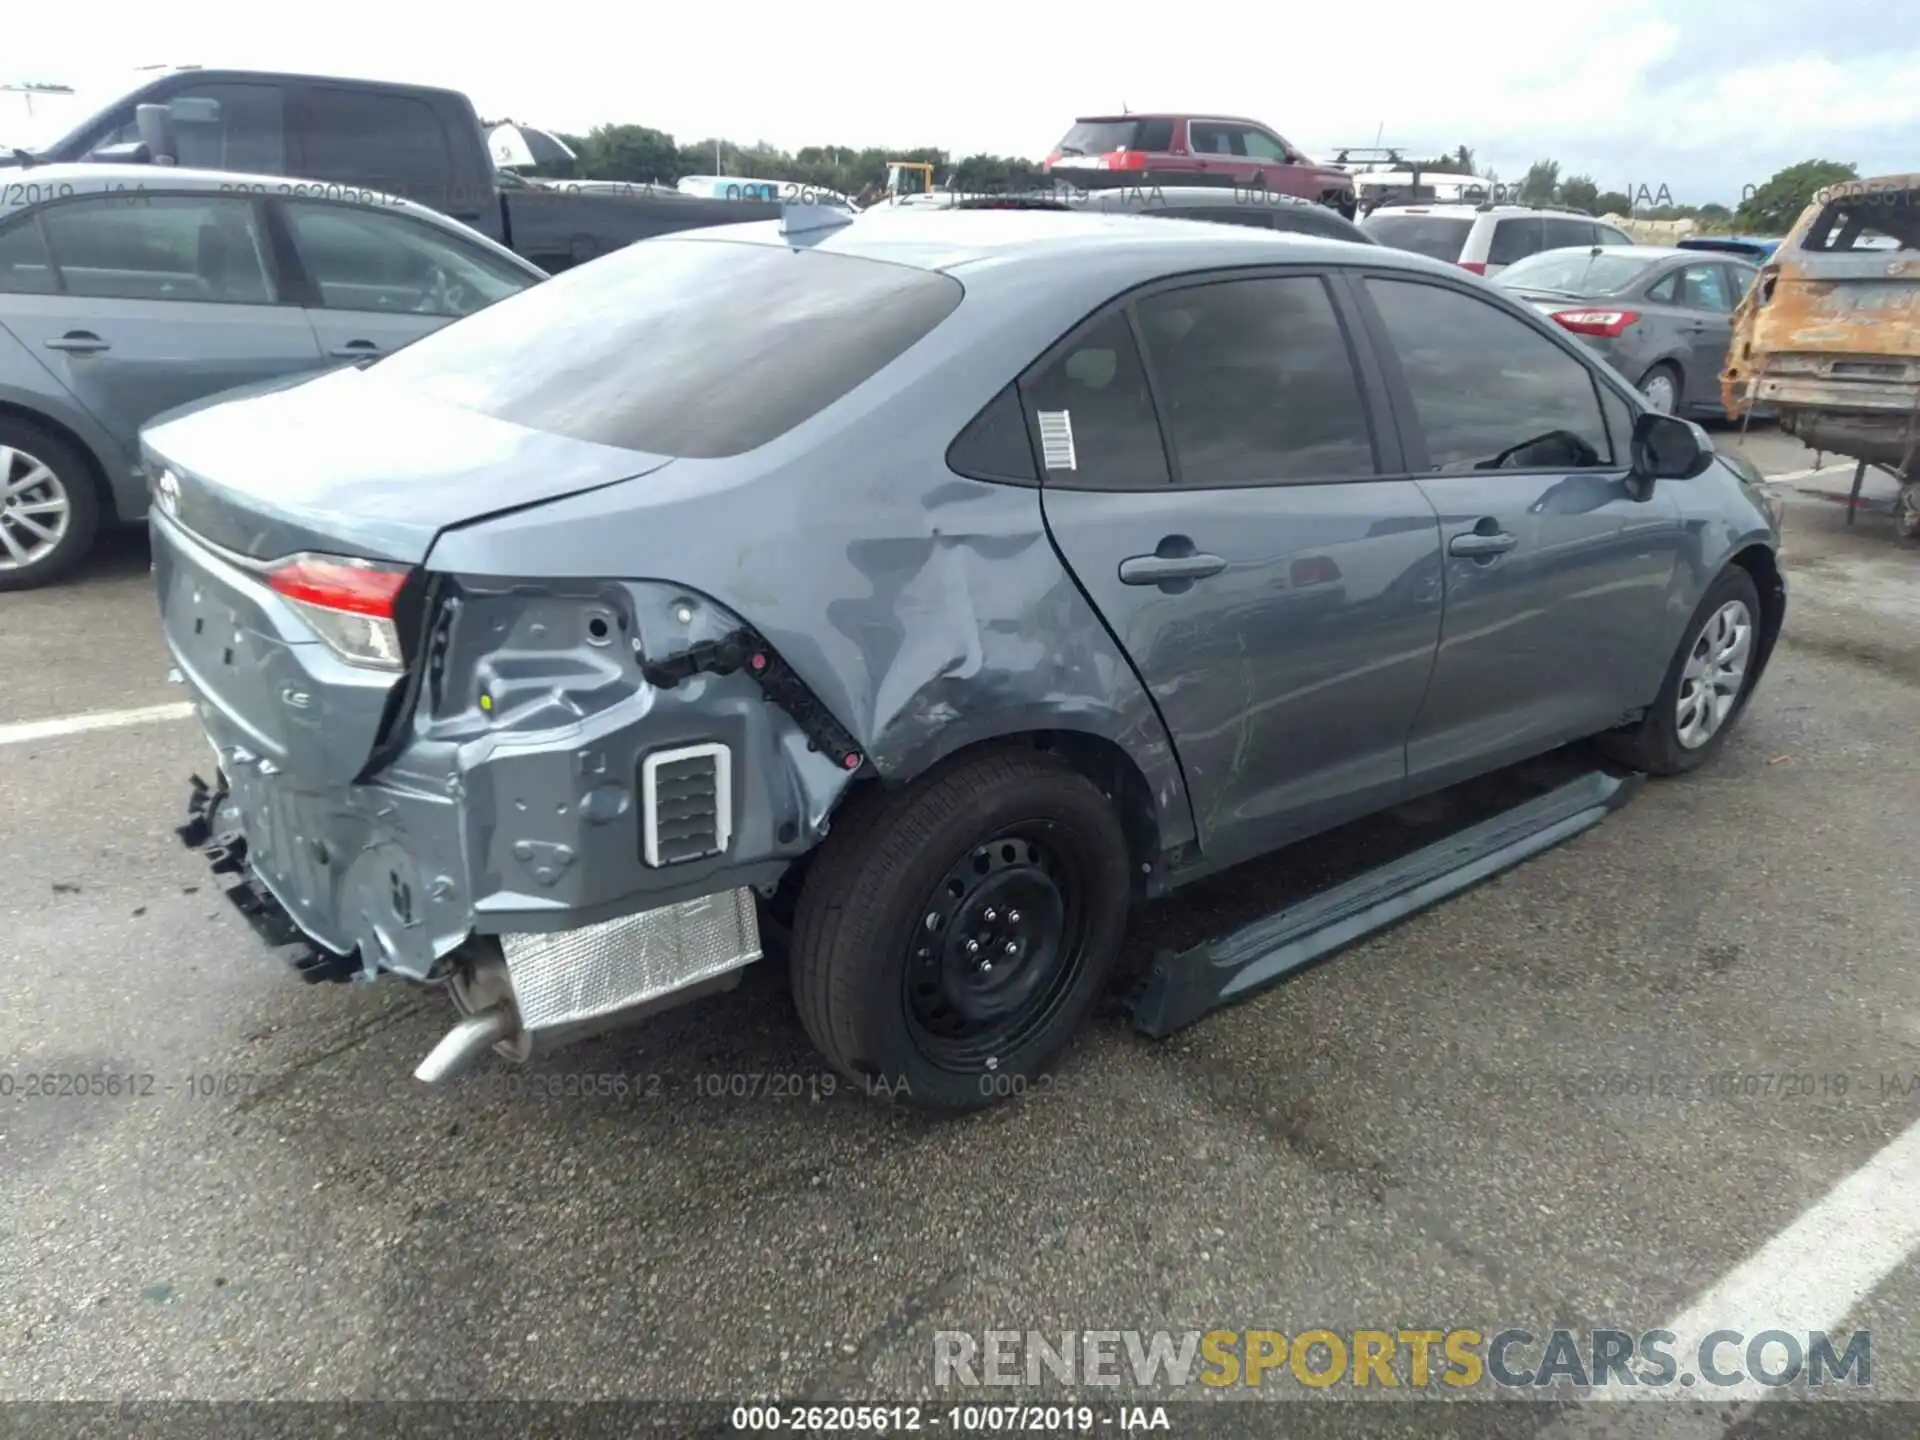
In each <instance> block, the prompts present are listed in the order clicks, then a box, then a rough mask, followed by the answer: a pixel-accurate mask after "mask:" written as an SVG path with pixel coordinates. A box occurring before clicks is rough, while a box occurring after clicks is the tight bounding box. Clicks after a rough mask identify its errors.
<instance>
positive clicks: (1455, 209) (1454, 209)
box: [1373, 200, 1619, 229]
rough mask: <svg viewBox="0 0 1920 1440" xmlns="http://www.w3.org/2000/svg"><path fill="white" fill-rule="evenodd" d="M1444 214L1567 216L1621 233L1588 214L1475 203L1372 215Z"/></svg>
mask: <svg viewBox="0 0 1920 1440" xmlns="http://www.w3.org/2000/svg"><path fill="white" fill-rule="evenodd" d="M1430 213H1444V214H1447V215H1450V216H1453V217H1455V218H1465V217H1466V216H1469V215H1493V216H1496V217H1499V218H1505V217H1507V216H1510V215H1564V216H1566V217H1567V218H1568V219H1569V220H1591V221H1593V223H1594V224H1596V225H1605V226H1607V228H1608V229H1618V228H1619V227H1618V226H1616V225H1614V224H1613V222H1611V221H1609V220H1604V219H1602V218H1601V217H1600V216H1598V215H1589V214H1587V213H1586V212H1585V211H1576V210H1555V209H1552V208H1550V207H1544V206H1539V205H1488V204H1486V203H1485V202H1484V201H1482V202H1479V203H1476V202H1474V201H1472V200H1420V201H1415V202H1414V203H1412V204H1410V205H1381V206H1379V207H1378V208H1376V209H1375V210H1374V211H1373V214H1375V215H1408V214H1412V215H1421V214H1430Z"/></svg>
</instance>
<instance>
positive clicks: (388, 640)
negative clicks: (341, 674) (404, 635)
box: [266, 555, 408, 670]
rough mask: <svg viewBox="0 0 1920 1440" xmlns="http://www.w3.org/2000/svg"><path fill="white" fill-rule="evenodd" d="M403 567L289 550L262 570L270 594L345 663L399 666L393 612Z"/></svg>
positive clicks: (401, 658)
mask: <svg viewBox="0 0 1920 1440" xmlns="http://www.w3.org/2000/svg"><path fill="white" fill-rule="evenodd" d="M407 574H408V571H407V567H406V566H404V565H385V564H381V563H379V562H377V561H373V560H351V559H347V558H346V557H344V556H336V555H294V556H290V557H289V558H287V559H285V560H282V561H280V562H279V563H278V564H277V565H275V566H273V568H272V569H270V570H268V571H267V573H266V581H267V585H268V588H270V589H271V590H272V591H273V592H274V593H275V594H276V595H280V596H283V597H284V598H285V599H287V600H289V601H291V602H292V604H293V608H294V609H295V610H297V611H299V612H300V618H301V619H303V620H305V621H306V622H307V624H309V625H311V626H312V627H313V631H314V633H315V634H316V635H318V636H319V637H320V638H321V639H322V640H324V641H325V642H326V645H327V648H328V649H329V650H331V651H333V653H334V654H336V655H338V656H339V657H340V658H341V659H342V660H344V661H346V662H347V663H348V664H349V665H361V666H365V667H366V668H367V669H369V670H403V669H405V668H406V663H407V662H406V657H405V656H404V655H403V654H402V653H401V649H400V627H399V625H398V623H397V622H396V611H397V607H398V604H399V599H400V591H401V589H402V587H404V586H405V585H406V583H407Z"/></svg>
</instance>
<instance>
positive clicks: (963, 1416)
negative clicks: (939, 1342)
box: [731, 1404, 1173, 1435]
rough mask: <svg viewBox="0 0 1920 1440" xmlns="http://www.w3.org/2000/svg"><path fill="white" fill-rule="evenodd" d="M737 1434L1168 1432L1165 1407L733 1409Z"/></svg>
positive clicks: (809, 1406) (1038, 1406)
mask: <svg viewBox="0 0 1920 1440" xmlns="http://www.w3.org/2000/svg"><path fill="white" fill-rule="evenodd" d="M731 1423H732V1428H733V1430H734V1431H735V1432H737V1433H739V1434H742V1435H759V1434H778V1433H797V1434H813V1435H818V1434H838V1433H845V1434H869V1435H888V1434H893V1433H895V1432H897V1431H911V1430H923V1431H935V1432H940V1433H945V1434H950V1435H999V1434H1006V1433H1009V1432H1012V1433H1018V1434H1039V1435H1088V1434H1093V1433H1095V1432H1097V1431H1120V1432H1132V1431H1137V1430H1158V1431H1171V1430H1172V1428H1173V1426H1172V1423H1171V1422H1170V1421H1169V1420H1168V1418H1167V1407H1166V1406H1164V1405H1115V1406H1094V1405H948V1406H946V1407H945V1408H943V1409H940V1408H929V1407H927V1406H923V1405H812V1404H809V1405H777V1404H768V1405H736V1406H734V1408H733V1415H732V1417H731Z"/></svg>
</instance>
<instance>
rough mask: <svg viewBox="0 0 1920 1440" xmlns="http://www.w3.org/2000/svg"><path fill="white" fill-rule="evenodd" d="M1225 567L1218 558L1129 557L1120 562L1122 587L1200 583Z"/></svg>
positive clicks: (1188, 556) (1211, 556)
mask: <svg viewBox="0 0 1920 1440" xmlns="http://www.w3.org/2000/svg"><path fill="white" fill-rule="evenodd" d="M1226 568H1227V562H1226V561H1225V560H1223V559H1221V557H1220V556H1218V555H1129V556H1128V557H1127V558H1126V559H1125V560H1122V561H1121V562H1120V583H1121V584H1122V585H1163V584H1165V583H1166V582H1167V581H1169V580H1204V579H1206V578H1207V577H1208V576H1209V575H1218V574H1219V573H1220V572H1221V571H1222V570H1224V569H1226Z"/></svg>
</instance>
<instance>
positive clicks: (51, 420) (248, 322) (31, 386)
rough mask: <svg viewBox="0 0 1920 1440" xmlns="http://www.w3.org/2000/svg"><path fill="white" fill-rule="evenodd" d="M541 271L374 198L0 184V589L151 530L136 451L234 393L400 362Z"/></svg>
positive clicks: (19, 175) (102, 179)
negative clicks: (340, 368)
mask: <svg viewBox="0 0 1920 1440" xmlns="http://www.w3.org/2000/svg"><path fill="white" fill-rule="evenodd" d="M545 278H546V275H545V272H544V271H542V270H540V269H538V268H537V267H535V266H534V265H532V264H530V263H529V262H527V261H525V260H523V259H521V258H520V257H519V256H517V255H515V254H514V253H513V252H512V251H510V250H507V249H505V248H503V247H502V246H499V245H496V244H494V243H493V242H492V241H491V240H488V239H486V238H485V237H484V236H482V235H480V234H478V233H476V232H475V231H473V230H470V229H468V228H467V227H466V226H464V225H461V224H460V223H459V222H457V221H454V220H450V219H448V218H447V217H445V216H444V215H439V214H436V213H435V212H434V211H432V210H428V209H426V208H424V207H422V206H419V205H414V204H410V203H409V202H407V201H405V200H399V199H395V198H393V197H391V196H387V195H382V194H379V193H377V192H375V191H371V190H359V189H355V188H354V187H352V186H342V185H330V184H320V183H317V182H302V181H297V180H289V179H286V178H284V177H275V176H255V175H236V174H229V173H225V172H220V171H210V170H183V169H178V168H174V167H155V166H151V165H131V164H130V165H92V164H89V165H46V166H30V167H26V168H24V169H19V170H14V171H9V172H8V178H7V180H6V182H5V184H0V590H24V589H30V588H32V587H34V586H37V585H44V584H46V583H48V582H49V581H52V580H55V579H58V578H59V577H60V576H62V575H64V574H66V573H68V572H69V571H71V570H72V569H73V567H74V566H75V565H77V564H79V563H80V562H81V561H82V560H83V559H84V558H85V557H86V555H87V553H88V551H89V550H90V549H91V548H92V546H93V542H94V539H95V536H96V535H97V534H98V533H99V531H100V530H101V529H102V527H104V526H107V525H112V524H116V523H122V524H125V523H133V522H137V521H140V520H143V519H144V518H145V517H146V513H147V484H146V480H145V478H144V476H143V475H142V473H141V471H140V469H139V464H138V460H139V445H138V434H139V429H140V426H141V425H142V424H143V423H145V422H146V421H147V420H149V419H152V418H153V417H154V416H156V415H159V414H161V413H163V412H165V411H169V410H173V409H176V408H178V407H180V406H182V405H187V404H190V403H192V402H195V401H198V400H202V399H205V398H207V397H209V396H212V395H215V394H218V393H219V392H221V391H225V390H230V389H234V388H236V387H239V386H242V385H249V384H256V383H259V382H262V381H270V380H275V379H279V378H281V377H284V376H288V375H294V374H298V373H301V372H304V371H310V370H322V369H325V368H327V367H328V366H333V365H340V364H344V363H352V362H354V361H356V360H359V359H363V358H365V357H367V356H372V355H378V354H382V353H384V352H386V351H390V350H393V349H396V348H397V347H399V346H401V345H405V344H407V343H408V342H409V341H411V340H414V339H417V338H418V337H420V336H422V335H425V334H427V333H428V332H429V331H432V330H437V329H439V328H440V327H441V326H442V325H445V324H446V323H447V322H448V321H449V320H452V319H457V318H458V317H460V316H462V315H468V314H471V313H473V312H474V311H476V310H479V309H482V308H484V307H485V306H487V305H490V304H492V303H493V302H494V301H496V300H502V299H505V298H506V297H507V296H509V295H512V294H514V293H516V292H517V291H520V290H524V289H526V288H527V287H528V286H529V285H533V284H536V283H538V282H539V281H541V280H543V279H545Z"/></svg>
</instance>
